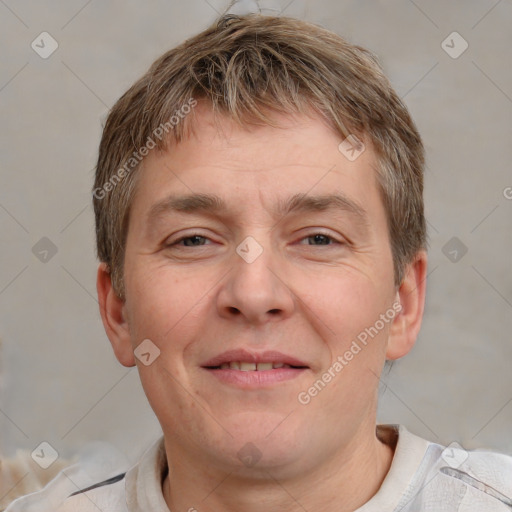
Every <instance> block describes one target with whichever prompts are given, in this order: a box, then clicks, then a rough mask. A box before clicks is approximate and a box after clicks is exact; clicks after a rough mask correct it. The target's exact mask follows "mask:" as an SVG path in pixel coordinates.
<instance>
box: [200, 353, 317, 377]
mask: <svg viewBox="0 0 512 512" xmlns="http://www.w3.org/2000/svg"><path fill="white" fill-rule="evenodd" d="M231 361H243V362H246V363H256V364H257V363H283V364H287V365H290V366H295V367H297V368H300V369H305V368H309V366H308V365H307V364H306V363H305V362H304V361H301V360H300V359H297V358H296V357H293V356H290V355H287V354H283V353H282V352H277V351H275V350H267V351H265V352H250V351H248V350H245V349H234V350H228V351H226V352H223V353H222V354H219V355H218V356H215V357H213V358H211V359H208V361H206V362H205V363H203V364H202V365H201V366H202V367H203V368H206V369H210V370H213V369H215V367H217V366H220V365H221V364H223V363H230V362H231ZM291 369H292V370H293V369H294V368H291ZM223 371H227V370H223ZM234 371H237V370H234ZM264 371H277V369H276V370H264ZM247 373H249V372H247Z"/></svg>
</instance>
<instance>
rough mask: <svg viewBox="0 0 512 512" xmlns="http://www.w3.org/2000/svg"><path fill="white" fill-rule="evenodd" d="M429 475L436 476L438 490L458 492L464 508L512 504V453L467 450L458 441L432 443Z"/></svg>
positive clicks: (503, 506)
mask: <svg viewBox="0 0 512 512" xmlns="http://www.w3.org/2000/svg"><path fill="white" fill-rule="evenodd" d="M429 448H430V449H429V450H428V453H427V456H426V458H428V459H429V464H428V465H429V466H430V469H431V471H430V476H428V477H427V479H428V478H430V477H431V476H433V475H437V476H436V480H435V482H436V485H435V486H434V487H437V488H438V491H437V492H438V493H440V494H444V495H445V496H446V494H445V493H448V495H450V494H454V493H455V494H457V496H458V500H459V501H460V505H463V506H465V507H466V508H463V509H464V510H480V511H487V510H493V511H494V510H496V511H498V510H510V508H511V507H512V456H511V455H507V454H504V453H499V452H497V451H491V450H484V449H475V450H466V449H464V448H463V447H462V446H461V445H459V444H458V443H451V444H450V445H448V446H441V445H438V444H435V443H431V445H430V447H429Z"/></svg>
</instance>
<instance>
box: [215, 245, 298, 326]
mask: <svg viewBox="0 0 512 512" xmlns="http://www.w3.org/2000/svg"><path fill="white" fill-rule="evenodd" d="M251 239H252V238H251ZM256 244H257V243H256V242H255V239H252V244H251V243H249V246H247V245H245V247H244V243H242V244H240V246H238V251H237V252H235V253H234V254H233V262H232V264H233V266H232V269H231V271H230V272H228V274H227V276H226V278H225V279H224V280H223V286H222V288H221V289H220V291H219V293H218V296H217V308H218V312H219V314H220V315H221V316H222V317H224V318H229V319H231V320H233V319H234V318H235V317H239V318H240V321H241V322H245V323H251V324H264V323H266V322H269V321H276V320H282V319H284V318H287V317H289V316H290V315H292V314H293V311H294V308H295V301H296V299H295V296H294V293H293V292H292V290H291V288H290V286H289V284H288V283H287V279H286V274H285V268H284V265H283V264H282V263H283V261H282V259H281V258H279V257H278V255H276V254H274V253H273V251H272V249H271V248H270V244H265V246H264V247H263V245H260V244H257V246H256ZM255 246H256V247H255ZM244 248H245V249H246V254H247V255H248V256H249V257H246V256H245V255H244ZM247 249H248V251H247ZM261 250H262V252H261V254H259V252H260V251H261ZM254 251H257V252H256V254H259V255H258V256H257V257H256V258H255V259H253V258H254ZM251 252H252V253H253V254H252V255H251Z"/></svg>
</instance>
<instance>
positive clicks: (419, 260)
mask: <svg viewBox="0 0 512 512" xmlns="http://www.w3.org/2000/svg"><path fill="white" fill-rule="evenodd" d="M426 278H427V254H426V252H425V251H419V252H418V253H417V254H416V256H415V258H414V260H413V261H412V262H411V263H410V264H409V265H408V266H407V269H406V272H405V276H404V279H403V280H402V283H401V285H400V287H399V289H398V291H397V298H396V300H399V301H400V304H401V306H402V309H401V311H400V312H399V313H398V314H397V315H396V316H395V318H394V319H393V323H392V325H391V329H390V335H389V340H388V346H387V350H386V359H399V358H400V357H403V356H404V355H406V354H407V353H408V352H409V351H410V350H411V349H412V347H413V346H414V343H415V342H416V338H417V336H418V333H419V330H420V327H421V320H422V318H423V310H424V307H425V292H426Z"/></svg>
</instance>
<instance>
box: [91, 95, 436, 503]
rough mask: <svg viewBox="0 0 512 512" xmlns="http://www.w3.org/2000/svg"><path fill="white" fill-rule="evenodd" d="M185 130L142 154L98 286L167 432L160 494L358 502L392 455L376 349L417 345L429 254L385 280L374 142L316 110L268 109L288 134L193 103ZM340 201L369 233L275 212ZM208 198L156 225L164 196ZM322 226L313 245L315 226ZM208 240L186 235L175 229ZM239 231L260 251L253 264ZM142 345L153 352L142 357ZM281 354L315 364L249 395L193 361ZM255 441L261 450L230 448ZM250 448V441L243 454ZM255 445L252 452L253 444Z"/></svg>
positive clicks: (338, 217) (347, 218) (336, 214)
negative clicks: (381, 408)
mask: <svg viewBox="0 0 512 512" xmlns="http://www.w3.org/2000/svg"><path fill="white" fill-rule="evenodd" d="M195 116H196V119H197V124H196V125H195V129H194V130H195V131H194V134H193V135H191V136H190V137H188V138H186V139H184V140H183V141H182V142H180V143H179V144H178V145H176V146H175V147H173V148H171V152H157V151H152V152H151V153H150V154H149V155H148V156H147V157H146V159H145V161H144V163H143V164H144V165H143V168H142V169H141V174H140V176H139V181H138V184H137V192H136V195H135V197H134V200H133V203H132V209H131V214H130V222H129V228H128V236H127V245H126V255H125V262H124V276H125V285H126V298H125V300H124V301H123V300H120V299H119V298H118V297H117V295H116V294H115V292H114V290H113V288H112V285H111V280H110V275H109V274H108V272H107V271H106V267H105V265H104V264H100V267H99V269H98V279H97V290H98V296H99V302H100V310H101V315H102V319H103V323H104V326H105V329H106V332H107V335H108V337H109V339H110V341H111V343H112V347H113V349H114V352H115V354H116V357H117V358H118V360H119V361H120V362H121V363H122V364H123V365H125V366H134V365H135V364H137V366H138V371H139V374H140V378H141V382H142V385H143V388H144V390H145V393H146V395H147V397H148V400H149V402H150V404H151V406H152V408H153V410H154V412H155V414H156V416H157V417H158V419H159V421H160V424H161V426H162V430H163V433H164V438H165V449H166V454H167V459H168V462H169V467H170V468H171V473H170V475H168V476H167V477H166V478H165V481H164V483H163V493H164V498H165V501H166V502H167V504H168V507H169V509H170V510H172V511H173V512H178V511H188V510H189V509H190V508H192V507H195V508H196V509H198V510H199V511H214V510H216V511H218V510H224V511H235V510H246V511H268V510H283V511H299V510H301V511H302V510H303V509H304V508H305V509H306V510H310V511H312V510H323V511H325V512H330V511H333V512H334V511H336V512H340V511H353V510H355V509H356V508H358V507H360V506H361V505H362V504H364V503H365V502H367V501H368V500H369V499H370V498H371V497H372V496H373V495H374V494H375V493H376V492H377V491H378V489H379V487H380V485H381V483H382V481H383V479H384V477H385V475H386V473H387V472H388V470H389V468H390V465H391V462H392V458H393V447H389V446H386V445H385V444H383V443H382V442H381V441H380V440H379V439H378V438H377V437H376V434H375V425H376V409H377V390H378V384H379V379H378V377H379V376H380V373H381V371H382V368H383V365H384V363H385V360H386V359H397V358H400V357H402V356H404V355H405V354H407V353H408V352H409V350H410V349H411V348H412V346H413V344H414V342H415V339H416V337H417V334H418V331H419V329H420V324H421V318H422V315H423V307H424V297H425V277H426V267H427V258H426V254H425V253H424V252H423V251H421V252H419V253H418V254H417V255H416V257H415V259H414V260H413V261H412V262H411V263H410V264H409V266H408V267H407V269H406V272H405V277H404V279H403V281H402V283H401V285H400V286H399V287H396V286H395V285H394V279H393V259H392V254H391V248H390V242H389V237H388V228H387V221H386V215H385V210H384V206H383V203H382V200H381V197H380V195H379V192H378V189H377V182H376V174H375V165H376V160H375V154H374V151H373V149H372V147H371V144H370V143H369V142H366V150H365V151H364V152H363V153H362V154H361V155H360V156H359V157H358V158H357V159H356V160H355V161H353V162H351V161H349V160H348V159H347V158H346V157H345V156H344V155H343V154H342V153H341V152H340V151H339V150H338V145H339V143H340V142H341V139H340V137H339V136H338V135H337V134H335V133H334V132H333V131H332V130H331V129H330V128H329V127H328V126H326V125H325V124H324V123H323V122H322V121H321V119H320V118H319V117H316V116H315V115H311V116H308V117H306V116H304V115H300V116H299V115H297V116H294V117H292V116H283V115H277V114H276V115H275V118H276V120H277V121H278V122H279V123H280V125H281V128H273V127H269V126H258V127H255V126H252V127H251V128H250V129H247V128H242V127H240V126H239V125H237V124H235V123H234V122H233V121H231V120H230V119H227V118H224V117H222V118H219V121H218V122H217V123H214V119H213V115H212V113H211V112H210V110H209V109H208V107H207V106H206V105H203V104H199V105H198V106H197V107H196V110H195ZM334 191H335V192H339V193H343V194H344V195H345V196H347V197H348V198H349V199H351V200H352V201H353V202H355V203H357V204H358V205H359V206H360V207H361V208H362V209H364V211H365V212H366V213H365V214H366V218H367V225H366V227H365V225H363V223H362V222H361V221H359V220H358V218H357V216H355V215H353V214H350V213H348V212H347V211H343V210H336V209H334V210H326V211H314V212H301V213H296V214H294V213H290V214H288V215H284V216H280V217H274V216H273V214H272V209H273V207H274V206H275V205H276V204H277V202H278V200H285V199H286V198H288V197H290V196H292V195H293V194H296V193H305V194H308V195H312V194H315V195H320V194H329V193H333V192H334ZM171 193H172V194H191V193H215V194H217V195H218V196H220V197H221V198H222V199H223V200H224V201H225V202H226V203H227V205H228V208H229V209H228V211H226V212H224V213H222V214H221V215H216V214H214V213H211V212H210V213H204V212H194V213H177V212H168V213H167V214H165V215H162V216H161V217H160V218H159V220H158V222H156V223H153V224H148V213H149V211H150V209H151V207H152V206H153V205H154V204H155V203H157V202H158V201H160V200H162V199H164V198H165V197H167V196H168V195H169V194H171ZM318 233H320V234H323V235H327V238H325V237H315V236H313V235H315V234H318ZM194 235H195V236H198V235H199V236H201V237H205V238H204V239H203V238H199V239H193V240H191V239H188V241H182V242H178V243H176V244H174V245H171V244H173V243H174V242H176V241H177V240H178V239H179V238H180V237H183V236H194ZM248 236H251V237H253V238H254V239H255V240H256V241H257V242H258V243H259V244H260V246H261V247H262V248H263V252H262V254H261V255H260V256H259V257H257V258H256V259H255V260H254V261H253V262H252V263H247V262H246V261H245V260H244V259H242V258H241V257H240V256H239V255H238V254H237V252H236V248H237V246H239V244H240V243H241V242H242V241H243V240H244V239H245V238H246V237H248ZM397 300H399V301H400V303H401V306H402V310H401V312H400V313H399V314H397V315H396V316H395V317H394V318H393V320H392V321H390V322H388V323H385V326H384V328H383V329H381V330H380V331H379V333H378V335H376V336H375V337H374V338H373V339H371V341H370V342H369V343H368V344H367V345H366V346H365V347H364V348H363V349H362V350H361V351H360V352H359V353H358V354H357V355H356V356H354V358H353V359H352V360H351V361H350V362H349V363H348V364H347V365H346V366H345V367H344V368H343V370H342V371H341V372H339V373H337V374H336V376H335V377H334V378H333V379H332V380H331V381H330V382H329V383H328V384H327V385H326V386H325V388H323V389H322V390H321V392H319V393H318V394H317V395H316V396H315V397H314V398H312V399H311V401H310V402H309V403H308V404H307V405H303V404H301V403H299V401H298V399H297V397H298V395H299V393H300V392H302V391H305V390H306V391H307V390H308V388H310V387H311V386H312V384H313V383H314V382H315V381H317V380H318V379H319V378H321V377H322V374H323V373H324V372H326V371H327V370H328V368H329V367H331V365H332V364H333V362H334V361H335V360H336V358H337V357H338V356H340V355H343V354H344V353H345V352H346V351H347V350H348V349H349V347H350V345H351V343H352V341H353V340H354V339H356V337H357V335H358V334H360V333H361V332H362V331H364V329H365V328H368V327H370V326H373V325H374V324H375V322H376V320H378V319H379V315H381V314H383V313H385V312H386V311H387V310H389V309H390V308H392V304H393V303H394V302H395V301H397ZM145 339H150V340H151V342H152V343H154V345H156V346H157V347H158V349H159V350H160V355H159V356H158V357H157V358H156V359H155V360H154V362H152V363H151V364H150V365H148V366H146V365H144V364H142V363H141V362H140V361H139V359H138V358H135V357H134V349H135V348H136V347H137V346H138V345H139V344H140V343H141V342H142V340H145ZM241 347H243V348H246V349H247V350H250V351H253V352H262V351H265V350H278V351H280V352H283V353H285V354H289V355H292V356H295V357H297V358H299V359H300V360H302V361H304V362H306V363H307V366H308V368H307V369H306V370H304V371H303V372H301V373H300V375H298V376H297V377H296V378H294V379H291V380H287V381H283V382H280V383H275V384H272V385H269V386H267V387H260V388H257V389H242V388H240V387H236V386H233V385H229V384H226V383H224V382H221V381H219V380H218V379H217V378H215V377H214V376H212V372H209V371H207V370H205V369H203V368H201V365H202V364H203V363H204V362H205V361H206V360H207V359H209V358H211V357H214V356H216V355H218V354H220V353H221V352H223V351H225V350H228V349H233V348H241ZM247 443H252V445H251V446H254V447H255V449H254V448H251V449H252V450H253V453H257V454H258V456H260V457H261V458H260V459H259V460H258V461H257V463H256V464H254V465H251V466H248V465H246V464H244V463H242V462H241V460H240V459H239V457H238V456H237V454H238V452H239V450H240V449H241V448H242V447H244V445H246V444H247ZM246 449H247V448H246ZM254 450H257V451H256V452H255V451H254Z"/></svg>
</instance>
